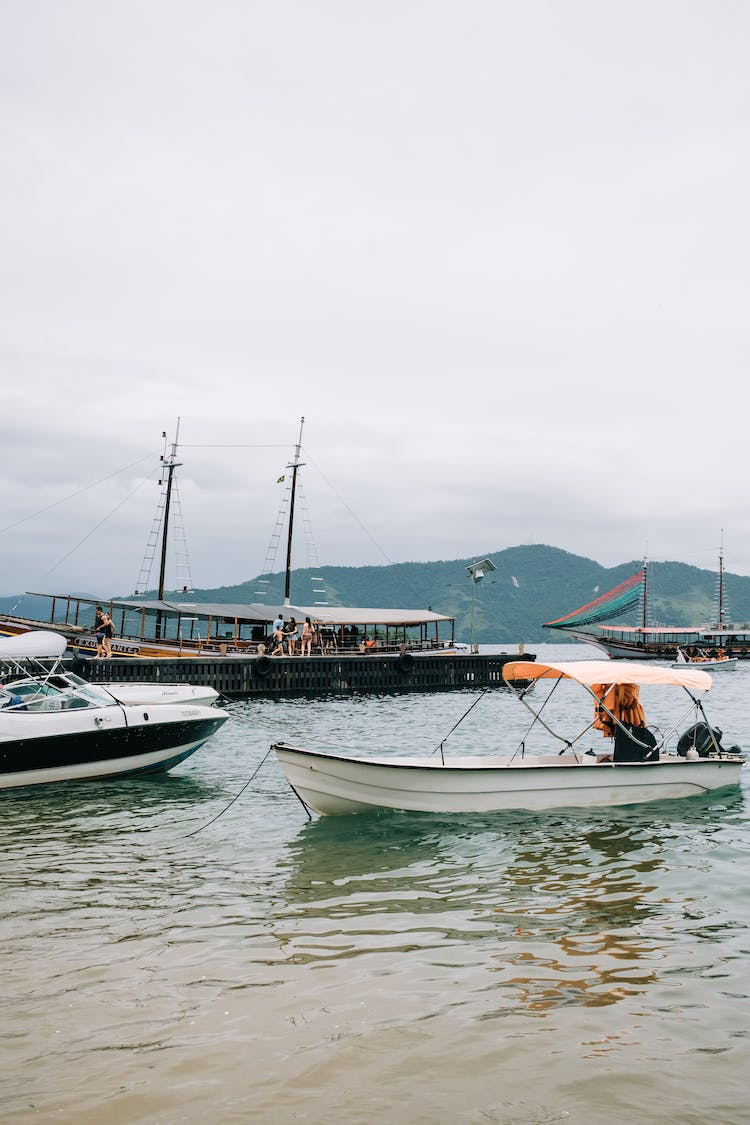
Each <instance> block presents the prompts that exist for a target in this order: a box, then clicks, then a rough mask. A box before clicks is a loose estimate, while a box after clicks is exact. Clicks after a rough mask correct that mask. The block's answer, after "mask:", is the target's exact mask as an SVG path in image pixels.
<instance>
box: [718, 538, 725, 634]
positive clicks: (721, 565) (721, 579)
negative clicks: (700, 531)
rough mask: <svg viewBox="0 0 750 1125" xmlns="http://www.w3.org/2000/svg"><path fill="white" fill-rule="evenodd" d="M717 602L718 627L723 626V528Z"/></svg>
mask: <svg viewBox="0 0 750 1125" xmlns="http://www.w3.org/2000/svg"><path fill="white" fill-rule="evenodd" d="M718 594H719V597H718V602H719V607H718V608H719V620H718V622H717V624H718V626H719V628H720V629H723V628H724V529H723V528H722V532H721V546H720V547H719V580H718Z"/></svg>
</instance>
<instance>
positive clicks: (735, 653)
mask: <svg viewBox="0 0 750 1125" xmlns="http://www.w3.org/2000/svg"><path fill="white" fill-rule="evenodd" d="M638 604H640V611H639V618H640V623H639V624H638V625H617V624H613V623H612V622H614V621H616V619H617V618H618V617H621V616H622V615H623V614H624V613H626V612H627V611H628V610H629V609H632V608H633V607H634V606H635V605H638ZM727 617H728V612H727V600H726V590H725V574H724V553H723V544H722V547H721V549H720V554H719V569H718V574H717V580H716V594H715V597H714V620H713V622H712V623H711V624H709V625H695V626H683V625H674V626H672V625H655V624H653V623H652V622H651V621H650V619H649V585H648V567H647V566H646V564H645V563H644V565H643V567H642V569H641V570H639V571H638V572H637V573H636V574H634V575H632V576H631V577H630V578H627V579H626V580H625V581H624V582H621V583H620V584H619V585H618V586H615V587H614V589H612V590H609V591H608V592H607V593H606V594H602V595H601V597H598V598H596V599H595V600H594V601H592V602H588V603H587V604H586V605H583V606H580V607H579V608H578V609H575V610H573V611H572V612H571V613H567V614H565V615H564V616H563V617H558V618H556V619H555V620H554V621H546V622H545V623H544V625H543V626H542V627H543V628H544V629H559V630H561V631H563V632H565V633H568V634H569V635H570V636H571V637H574V638H575V640H577V641H581V642H582V643H584V644H590V645H594V647H595V648H598V649H599V650H600V651H601V652H605V653H606V654H607V655H608V656H611V657H612V658H613V659H630V660H669V661H677V659H678V655H679V652H680V651H681V650H686V649H695V650H701V651H702V652H703V654H704V655H705V657H706V658H708V659H711V660H721V658H722V657H724V658H726V657H729V658H737V659H740V660H745V659H750V623H744V624H737V623H732V622H730V621H728V620H727ZM722 663H723V662H722Z"/></svg>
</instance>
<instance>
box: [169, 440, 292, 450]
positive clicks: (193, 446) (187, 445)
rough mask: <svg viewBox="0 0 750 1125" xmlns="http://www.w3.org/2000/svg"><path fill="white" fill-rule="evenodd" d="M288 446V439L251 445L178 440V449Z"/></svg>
mask: <svg viewBox="0 0 750 1125" xmlns="http://www.w3.org/2000/svg"><path fill="white" fill-rule="evenodd" d="M288 447H289V442H288V441H285V442H279V441H274V442H264V443H255V442H254V443H253V444H252V445H244V444H237V443H232V444H230V445H224V444H219V443H216V444H212V445H206V444H204V443H203V442H199V443H198V444H196V443H195V442H184V441H182V442H180V449H288Z"/></svg>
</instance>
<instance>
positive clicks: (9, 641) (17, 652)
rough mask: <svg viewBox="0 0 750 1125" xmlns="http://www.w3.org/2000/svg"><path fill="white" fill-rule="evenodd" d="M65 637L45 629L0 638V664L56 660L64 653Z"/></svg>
mask: <svg viewBox="0 0 750 1125" xmlns="http://www.w3.org/2000/svg"><path fill="white" fill-rule="evenodd" d="M67 643H68V642H67V641H66V639H65V637H63V636H61V634H60V633H52V632H50V631H49V630H45V629H34V630H29V632H28V633H19V634H18V636H15V637H0V662H1V661H3V660H45V659H47V660H50V659H54V660H58V659H59V658H60V657H61V656H62V654H63V653H64V652H65V647H66V645H67Z"/></svg>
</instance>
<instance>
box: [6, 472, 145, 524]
mask: <svg viewBox="0 0 750 1125" xmlns="http://www.w3.org/2000/svg"><path fill="white" fill-rule="evenodd" d="M153 456H154V454H153V452H151V453H147V454H146V456H145V457H140V458H139V459H138V460H137V461H131V462H130V464H129V465H123V467H122V468H121V469H115V471H114V472H113V473H108V474H107V476H106V477H101V478H100V479H99V480H95V481H94V482H93V483H92V484H86V485H84V486H83V488H79V489H77V490H76V491H75V492H71V493H70V495H69V496H63V498H62V500H55V501H54V503H52V504H48V505H47V507H46V508H40V509H39V511H38V512H31V514H30V515H28V516H24V517H23V519H20V520H16V522H15V523H9V524H8V526H7V527H0V535H2V534H3V533H4V532H6V531H12V530H13V528H14V527H20V526H21V524H22V523H27V522H28V521H29V520H33V519H36V517H37V516H41V515H44V513H45V512H49V511H51V510H52V508H57V507H59V506H60V504H65V503H67V501H68V500H72V499H73V498H74V497H76V496H80V495H81V494H82V493H83V492H88V491H89V490H90V489H92V488H96V487H97V485H100V484H104V482H105V481H107V480H111V479H112V477H116V476H119V474H120V473H124V472H127V470H128V469H133V468H135V466H136V465H140V464H142V463H143V462H144V461H148V459H149V457H153Z"/></svg>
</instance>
